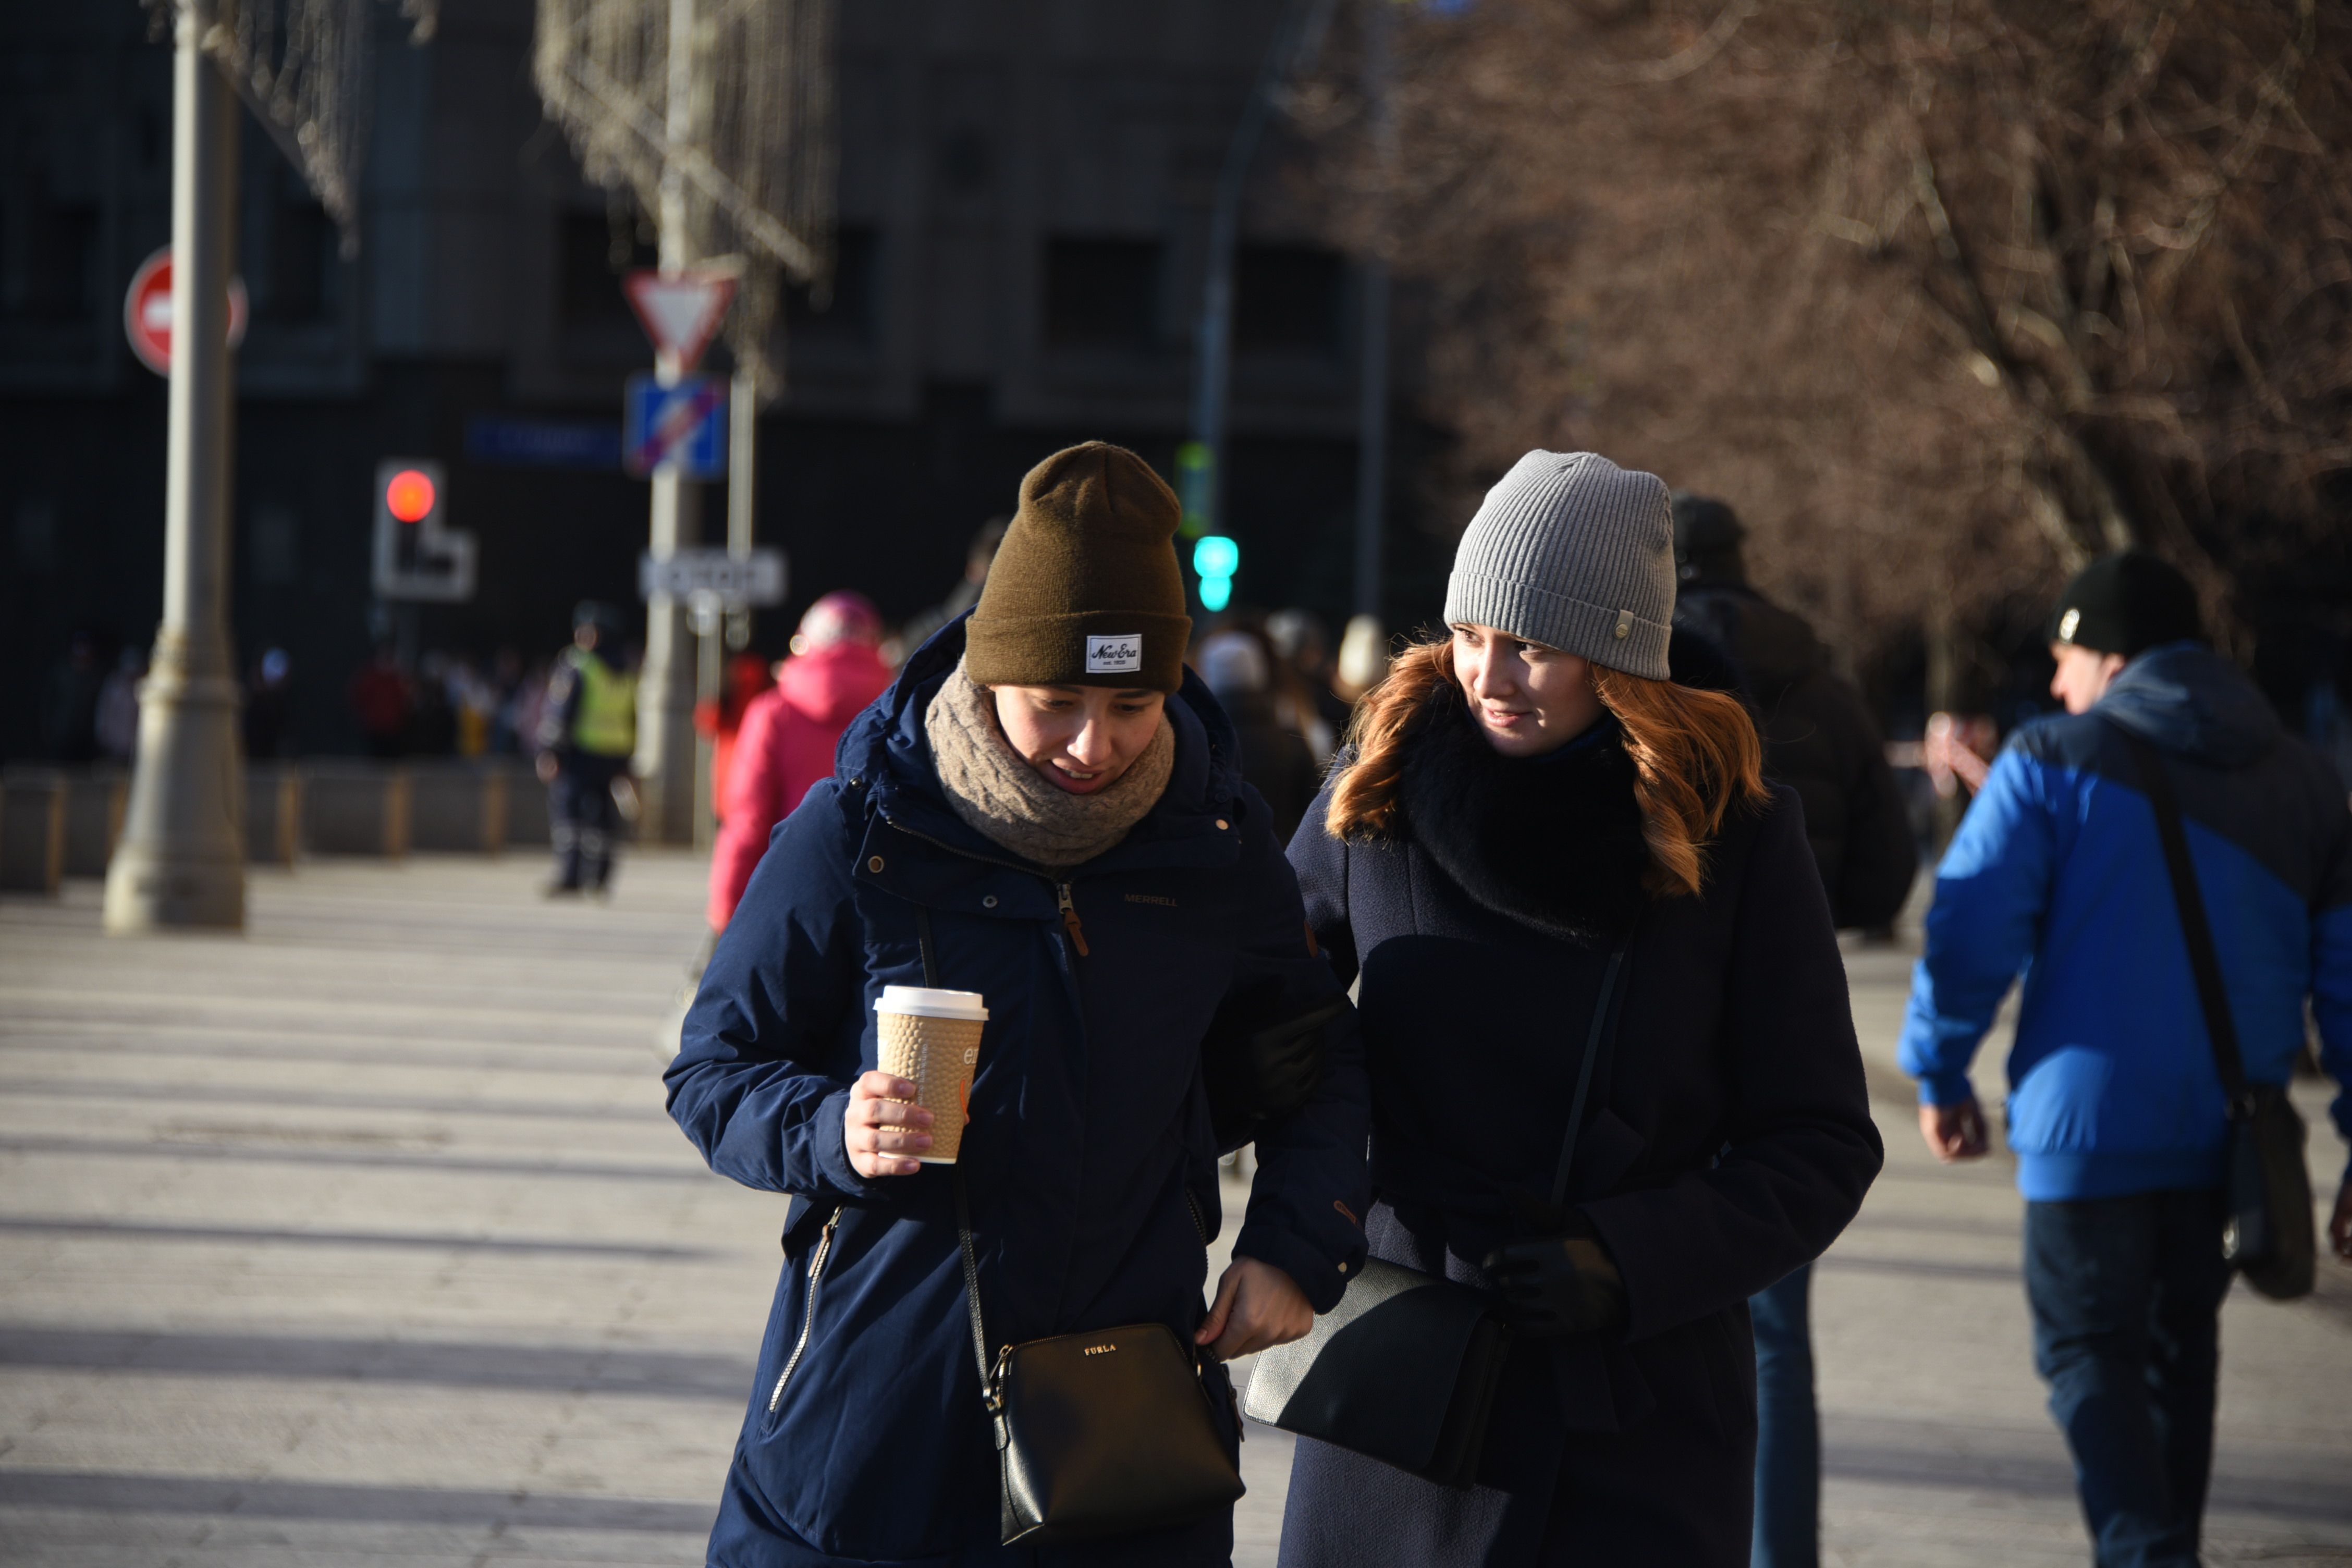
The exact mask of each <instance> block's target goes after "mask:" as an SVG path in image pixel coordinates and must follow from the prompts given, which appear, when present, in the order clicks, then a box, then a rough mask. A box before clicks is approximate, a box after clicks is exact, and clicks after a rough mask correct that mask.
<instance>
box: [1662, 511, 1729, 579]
mask: <svg viewBox="0 0 2352 1568" xmlns="http://www.w3.org/2000/svg"><path fill="white" fill-rule="evenodd" d="M1668 504H1669V505H1670V506H1671V507H1672V509H1673V511H1674V519H1675V575H1676V576H1678V577H1680V578H1681V579H1682V580H1683V581H1685V582H1686V583H1687V582H1692V581H1695V580H1696V579H1698V578H1700V577H1714V578H1718V579H1728V580H1730V581H1732V582H1740V581H1744V580H1745V579H1746V577H1747V575H1748V573H1747V567H1746V564H1745V563H1743V562H1742V561H1741V559H1740V551H1739V542H1740V541H1741V540H1743V539H1745V538H1747V537H1748V530H1747V529H1746V528H1744V527H1742V526H1741V525H1740V521H1739V514H1738V512H1736V511H1734V510H1731V508H1730V506H1729V505H1728V504H1727V503H1726V502H1723V501H1719V500H1716V499H1715V498H1714V497H1713V496H1703V495H1696V494H1693V493H1692V492H1691V491H1689V490H1676V491H1675V492H1674V494H1673V495H1672V496H1671V497H1669V498H1668Z"/></svg>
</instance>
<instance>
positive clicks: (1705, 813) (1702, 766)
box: [1326, 637, 1768, 897]
mask: <svg viewBox="0 0 2352 1568" xmlns="http://www.w3.org/2000/svg"><path fill="white" fill-rule="evenodd" d="M1590 668H1591V671H1592V689H1593V690H1594V692H1595V693H1597V694H1598V695H1599V697H1600V699H1601V706H1602V707H1604V708H1606V709H1608V710H1609V711H1610V712H1611V713H1612V715H1614V716H1615V718H1616V720H1617V722H1618V724H1619V726H1620V727H1621V728H1622V730H1623V731H1624V737H1625V740H1624V744H1625V754H1626V755H1627V756H1628V757H1630V758H1632V759H1633V799H1634V801H1635V803H1636V804H1637V805H1639V806H1640V807H1641V810H1642V837H1643V841H1644V842H1645V843H1646V844H1647V845H1648V846H1649V850H1650V869H1649V873H1648V875H1647V876H1646V877H1645V878H1644V879H1643V880H1644V882H1645V884H1646V885H1647V886H1648V888H1649V889H1650V891H1652V892H1653V893H1656V894H1659V895H1662V896H1666V897H1672V896H1674V895H1676V894H1682V893H1690V894H1696V893H1697V892H1698V890H1699V889H1700V887H1701V886H1702V885H1704V883H1705V881H1706V848H1707V846H1708V844H1710V843H1711V842H1712V841H1713V840H1714V838H1715V837H1716V835H1717V833H1718V832H1720V831H1721V829H1722V827H1723V819H1724V817H1725V816H1727V815H1728V814H1729V813H1730V811H1731V809H1732V808H1733V807H1734V806H1736V805H1742V804H1749V803H1754V804H1760V803H1761V802H1763V801H1764V800H1765V799H1766V798H1768V796H1767V792H1766V790H1765V787H1764V744H1763V742H1761V741H1760V740H1759V739H1758V738H1757V734H1756V724H1755V721H1753V720H1752V719H1750V718H1749V717H1748V710H1747V708H1746V707H1744V706H1743V705H1742V704H1741V703H1740V701H1739V700H1738V698H1736V697H1734V696H1732V695H1731V694H1730V693H1728V692H1723V691H1701V690H1697V689H1695V688H1692V687H1687V686H1677V685H1675V683H1674V682H1673V681H1671V680H1644V679H1642V678H1641V677H1640V676H1638V675H1628V674H1626V673H1625V672H1624V671H1623V670H1620V669H1609V668H1604V667H1602V666H1601V665H1597V664H1596V665H1592V666H1591V667H1590ZM1455 683H1456V680H1455V676H1454V641H1453V639H1452V638H1451V637H1447V638H1444V640H1432V641H1424V642H1417V643H1414V644H1413V645H1412V646H1411V647H1407V648H1406V649H1405V650H1404V652H1402V654H1400V655H1398V656H1397V660H1396V663H1395V664H1394V665H1392V666H1391V667H1390V669H1389V673H1388V677H1387V679H1384V680H1382V681H1381V683H1380V684H1379V685H1378V686H1375V687H1373V688H1372V689H1370V691H1368V692H1366V693H1364V700H1363V701H1362V702H1361V703H1360V704H1359V705H1358V706H1357V709H1356V717H1355V719H1354V721H1352V722H1350V723H1349V727H1348V738H1349V742H1352V744H1353V745H1354V748H1355V760H1354V761H1353V762H1352V763H1349V766H1348V768H1347V770H1346V771H1345V772H1344V773H1341V774H1340V775H1339V779H1338V780H1337V782H1336V783H1335V784H1333V785H1332V789H1331V808H1330V813H1329V816H1328V817H1327V818H1326V826H1328V828H1329V829H1330V831H1331V833H1332V834H1333V835H1334V836H1335V837H1340V838H1356V837H1364V838H1385V837H1391V835H1393V834H1394V832H1395V831H1396V816H1397V787H1398V784H1399V781H1400V780H1401V779H1402V776H1403V773H1404V760H1405V753H1406V749H1407V747H1409V746H1410V745H1411V744H1412V736H1413V734H1414V732H1415V731H1417V730H1418V729H1419V728H1420V727H1421V726H1422V725H1423V724H1424V723H1426V722H1427V721H1428V720H1429V716H1430V713H1431V703H1430V697H1431V695H1432V694H1433V692H1435V691H1437V690H1438V689H1441V688H1444V687H1448V686H1453V685H1454V684H1455Z"/></svg>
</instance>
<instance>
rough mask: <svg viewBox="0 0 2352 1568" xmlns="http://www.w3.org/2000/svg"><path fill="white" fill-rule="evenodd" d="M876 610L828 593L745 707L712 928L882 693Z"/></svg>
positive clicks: (715, 853)
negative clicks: (770, 681)
mask: <svg viewBox="0 0 2352 1568" xmlns="http://www.w3.org/2000/svg"><path fill="white" fill-rule="evenodd" d="M881 640H882V616H881V615H880V613H879V612H878V611H877V610H876V609H875V607H874V605H873V602H872V601H871V600H869V599H867V598H866V595H863V594H853V593H849V592H846V591H844V592H839V593H833V594H827V595H825V596H824V598H822V599H819V600H818V601H817V602H816V603H815V604H814V605H810V606H809V608H808V614H806V615H804V616H802V617H801V629H800V630H799V631H798V632H797V633H795V634H794V635H793V657H792V658H788V659H786V660H784V661H783V662H782V664H780V665H778V666H777V667H776V684H775V685H774V686H772V687H771V688H770V689H767V690H765V691H763V692H761V693H760V695H759V696H757V697H755V698H753V699H752V700H751V704H750V706H748V707H746V708H745V709H744V710H743V723H742V728H741V729H740V730H739V731H736V735H735V756H734V760H733V763H732V765H731V766H730V768H729V770H728V776H727V785H726V787H727V796H726V799H725V800H724V802H722V803H721V810H720V814H719V842H718V843H717V845H716V846H714V847H713V848H712V850H711V856H710V910H709V916H710V929H711V930H712V931H724V930H726V929H727V922H728V921H729V920H730V919H731V918H733V916H734V913H735V903H736V900H739V899H740V898H741V897H742V896H743V886H744V884H745V883H747V882H749V881H750V880H751V872H752V869H753V868H755V867H757V866H758V865H759V864H760V857H761V855H763V854H765V853H767V849H768V835H769V834H771V833H772V832H773V831H775V826H776V824H778V823H779V822H782V820H783V819H784V818H785V817H787V816H791V815H792V811H793V807H794V806H796V805H800V803H801V796H803V795H806V794H807V793H808V791H809V786H810V785H811V784H815V783H816V782H817V781H818V780H819V779H824V778H831V777H832V776H833V752H834V748H835V746H837V745H839V744H840V742H841V732H842V731H844V730H845V729H846V728H848V726H849V721H850V720H852V719H854V718H856V716H857V711H858V710H859V709H861V708H864V707H865V706H866V704H867V703H869V702H871V701H873V700H875V699H876V698H877V697H879V696H881V695H882V693H883V692H884V691H885V690H887V689H888V688H889V685H890V667H889V666H888V665H887V664H885V663H883V662H882V656H881V654H880V653H879V652H877V645H878V644H879V643H880V642H881Z"/></svg>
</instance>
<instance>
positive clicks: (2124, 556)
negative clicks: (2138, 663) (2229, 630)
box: [2050, 550, 2205, 658]
mask: <svg viewBox="0 0 2352 1568" xmlns="http://www.w3.org/2000/svg"><path fill="white" fill-rule="evenodd" d="M2204 636H2205V627H2204V623H2203V621H2202V620H2201V618H2200V616H2198V613H2197V590H2196V589H2194V588H2192V587H2190V586H2189V579H2188V578H2186V577H2184V576H2182V575H2181V574H2179V571H2178V570H2176V569H2175V568H2174V567H2172V566H2171V565H2169V564H2168V563H2165V562H2163V561H2160V560H2158V558H2157V557H2155V556H2153V555H2150V554H2149V553H2148V552H2146V551H2145V550H2126V551H2125V552H2122V553H2121V554H2118V555H2106V556H2102V557H2100V558H2099V559H2098V560H2096V561H2094V562H2092V563H2090V564H2089V565H2088V566H2085V567H2084V568H2083V570H2082V571H2081V572H2079V573H2077V574H2075V576H2074V581H2073V582H2072V583H2069V584H2066V592H2065V594H2064V595H2062V596H2061V597H2060V599H2059V601H2058V608H2057V610H2056V611H2055V612H2054V613H2053V615H2052V616H2051V617H2050V640H2051V641H2052V642H2058V643H2066V644H2068V645H2070V646H2072V647H2086V648H2089V649H2090V650H2091V651H2092V652H2094V653H2119V654H2121V655H2123V656H2124V657H2125V658H2138V657H2139V656H2140V655H2141V654H2143V653H2145V652H2147V650H2148V649H2149V648H2152V647H2158V645H2160V644H2163V643H2168V642H2189V641H2200V640H2202V639H2203V637H2204Z"/></svg>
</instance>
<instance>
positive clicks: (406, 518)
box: [373, 458, 474, 603]
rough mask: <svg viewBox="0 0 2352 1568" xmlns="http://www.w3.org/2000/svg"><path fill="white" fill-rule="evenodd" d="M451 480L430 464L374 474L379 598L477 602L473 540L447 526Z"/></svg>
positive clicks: (392, 464) (409, 461)
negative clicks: (475, 600) (449, 483)
mask: <svg viewBox="0 0 2352 1568" xmlns="http://www.w3.org/2000/svg"><path fill="white" fill-rule="evenodd" d="M448 507H449V485H448V478H447V475H446V473H445V472H444V471H443V469H442V467H441V465H440V464H438V463H436V462H435V461H433V460H432V459H431V458H385V459H384V460H383V462H381V463H378V464H377V465H376V469H375V560H374V572H373V578H374V586H375V592H376V596H377V597H378V598H383V599H429V600H434V601H436V602H441V603H451V602H455V601H457V600H461V599H470V598H472V597H473V596H474V536H473V535H472V534H470V533H463V532H460V531H457V530H456V529H453V528H449V527H447V526H446V520H447V516H448Z"/></svg>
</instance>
